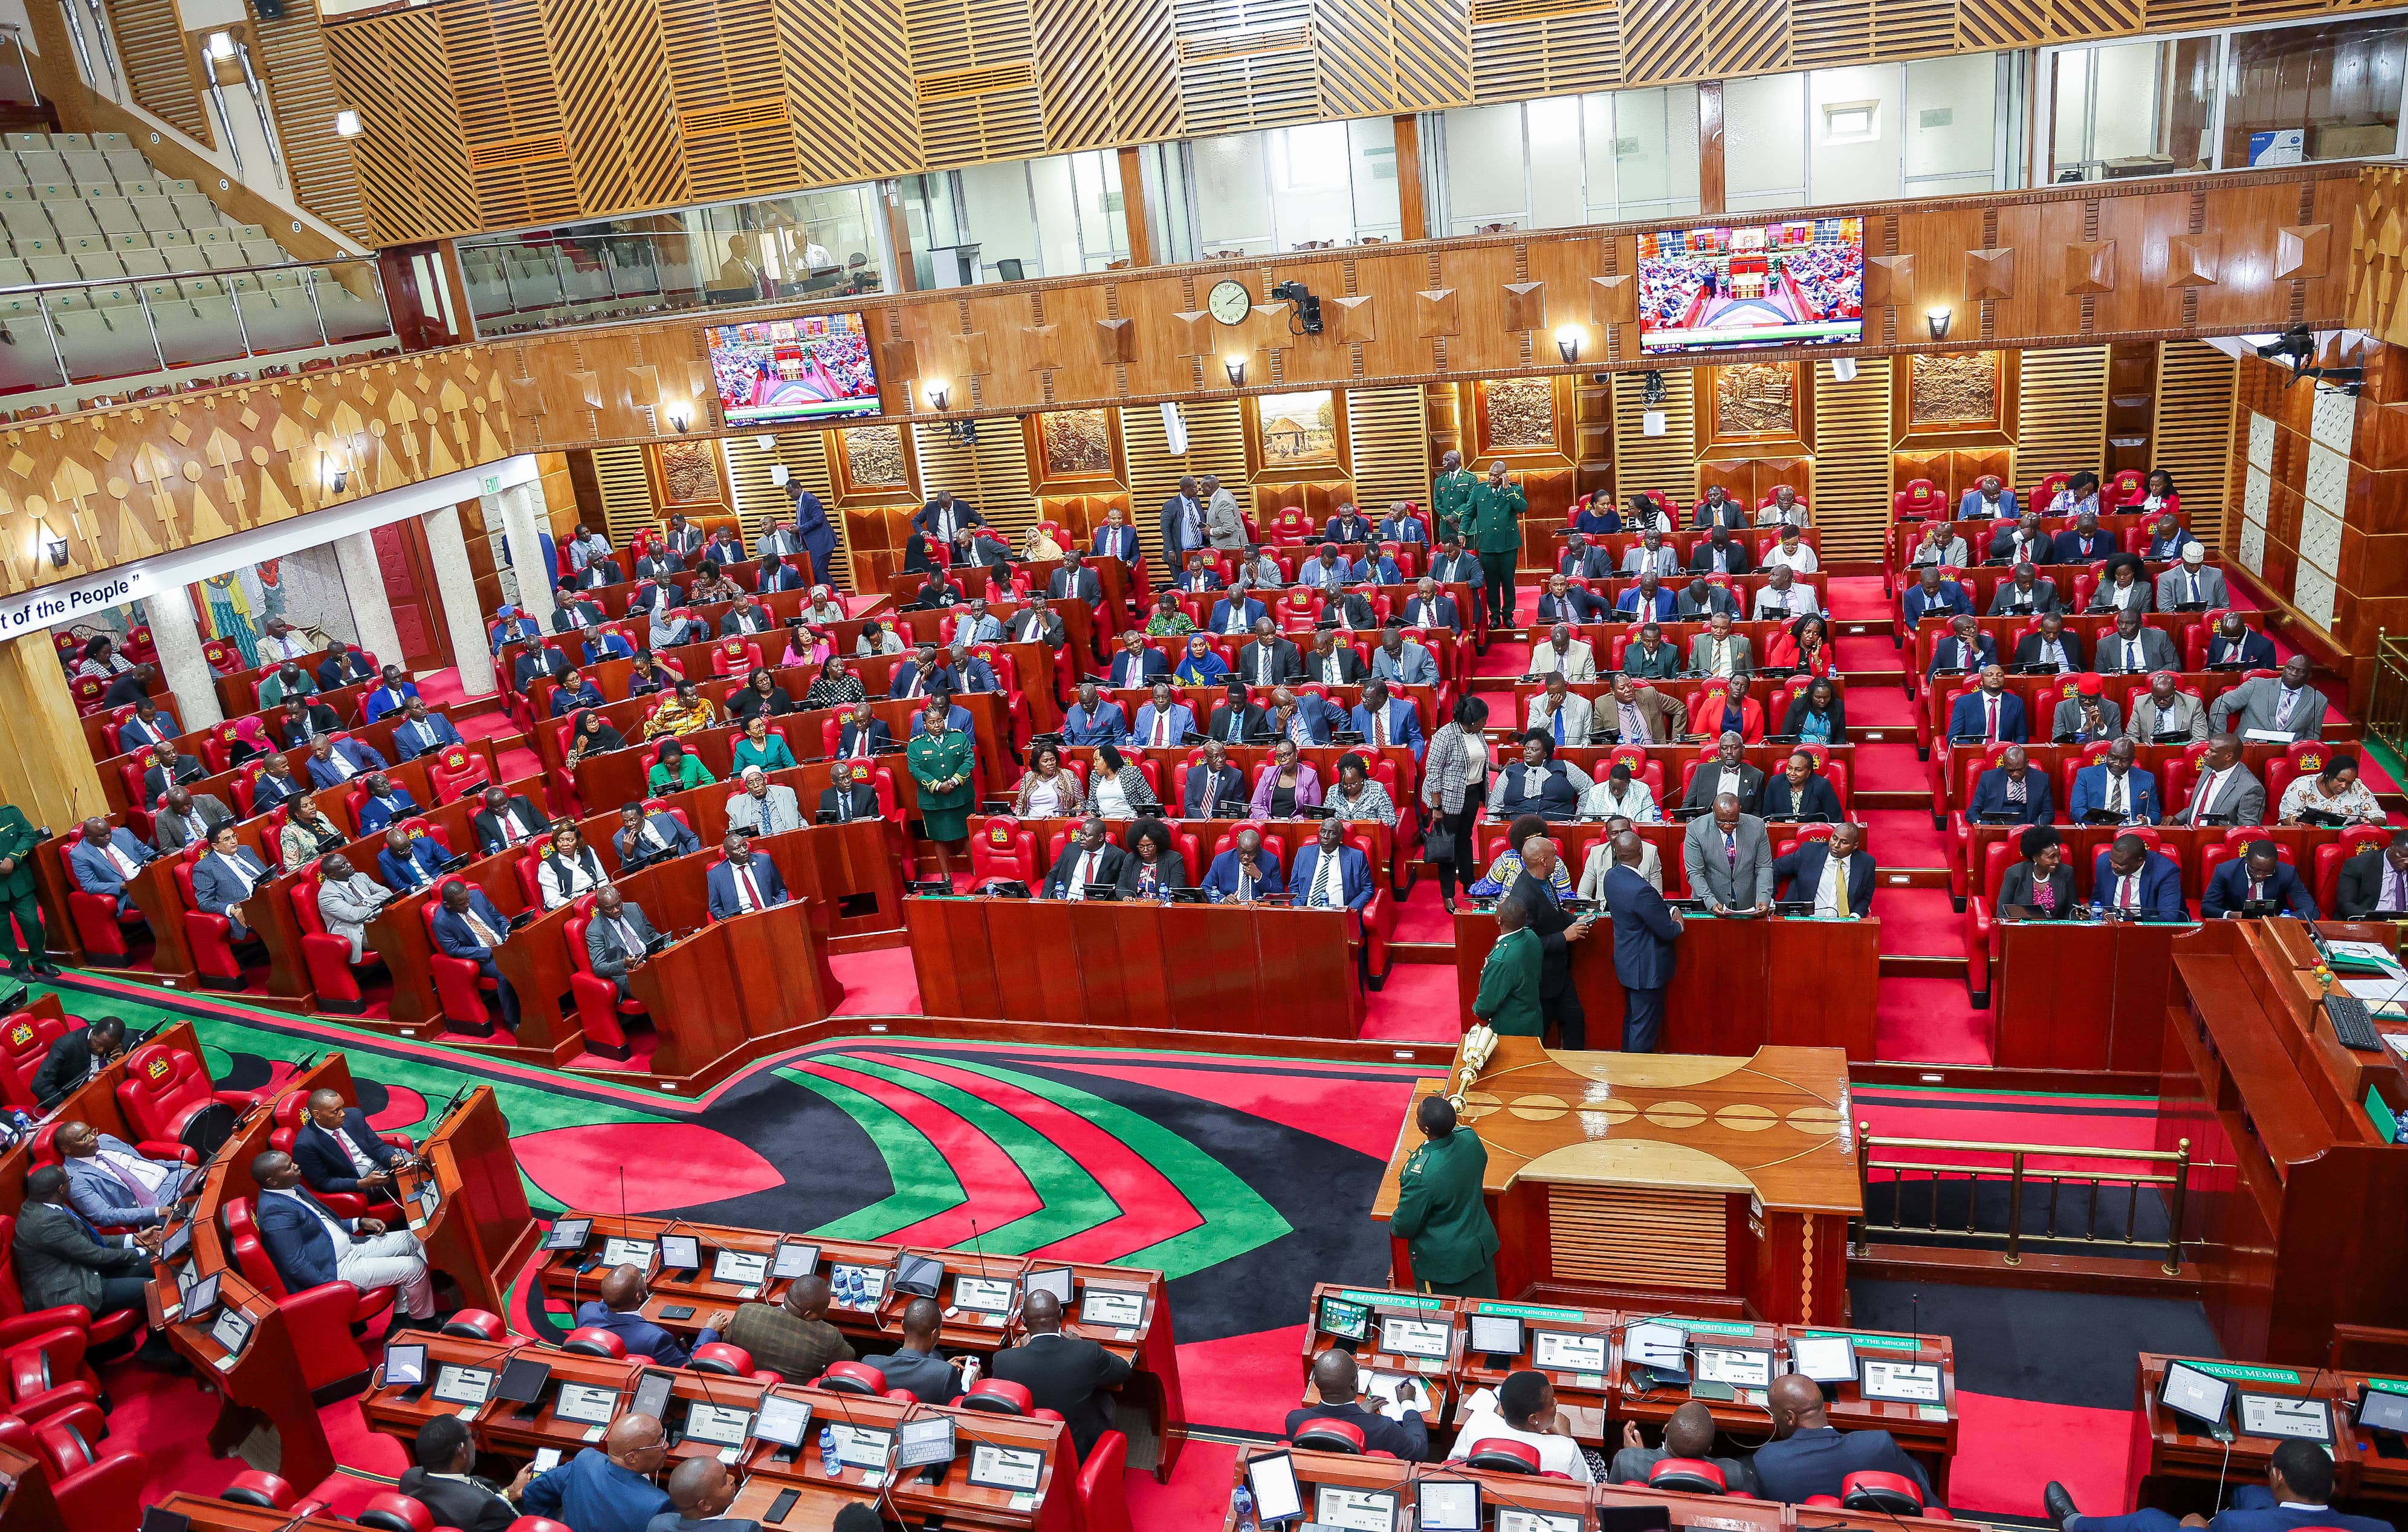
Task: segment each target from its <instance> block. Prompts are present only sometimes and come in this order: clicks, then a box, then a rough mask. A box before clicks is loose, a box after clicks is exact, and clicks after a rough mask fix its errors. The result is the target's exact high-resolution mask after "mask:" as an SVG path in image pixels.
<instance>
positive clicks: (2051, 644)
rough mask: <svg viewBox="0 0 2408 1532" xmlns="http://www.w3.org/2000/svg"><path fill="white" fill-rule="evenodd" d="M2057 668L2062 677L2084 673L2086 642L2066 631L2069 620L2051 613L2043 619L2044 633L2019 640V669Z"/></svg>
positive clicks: (2027, 634) (2017, 663)
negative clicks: (2077, 672)
mask: <svg viewBox="0 0 2408 1532" xmlns="http://www.w3.org/2000/svg"><path fill="white" fill-rule="evenodd" d="M2041 664H2047V665H2053V666H2055V667H2056V668H2057V673H2058V674H2060V675H2062V674H2064V673H2065V672H2068V671H2078V670H2080V669H2082V638H2081V635H2080V634H2077V633H2069V632H2067V631H2066V630H2065V617H2064V615H2063V614H2061V613H2056V612H2051V613H2048V614H2044V615H2043V616H2042V618H2041V619H2040V630H2039V631H2038V632H2035V633H2026V634H2025V635H2024V636H2023V637H2021V638H2019V639H2017V640H2015V669H2017V670H2019V671H2020V670H2022V669H2023V668H2024V667H2025V666H2027V665H2041Z"/></svg>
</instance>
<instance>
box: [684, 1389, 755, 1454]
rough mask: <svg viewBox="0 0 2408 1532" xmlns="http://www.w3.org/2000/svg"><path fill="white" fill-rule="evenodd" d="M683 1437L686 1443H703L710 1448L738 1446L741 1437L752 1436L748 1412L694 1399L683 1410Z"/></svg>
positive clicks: (742, 1440) (750, 1414) (731, 1406)
mask: <svg viewBox="0 0 2408 1532" xmlns="http://www.w3.org/2000/svg"><path fill="white" fill-rule="evenodd" d="M685 1434H686V1439H687V1440H689V1441H707V1442H709V1443H710V1445H712V1446H713V1447H741V1446H743V1445H744V1438H747V1437H749V1436H751V1435H752V1434H753V1411H751V1410H749V1409H738V1408H737V1407H736V1406H734V1405H716V1404H706V1403H704V1402H703V1401H701V1400H699V1399H697V1400H695V1401H694V1402H693V1403H691V1404H689V1405H687V1406H686V1407H685Z"/></svg>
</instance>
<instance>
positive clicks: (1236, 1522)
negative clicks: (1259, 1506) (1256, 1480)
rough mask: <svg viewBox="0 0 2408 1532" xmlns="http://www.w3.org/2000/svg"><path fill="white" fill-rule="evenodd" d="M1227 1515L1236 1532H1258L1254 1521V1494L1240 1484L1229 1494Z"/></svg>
mask: <svg viewBox="0 0 2408 1532" xmlns="http://www.w3.org/2000/svg"><path fill="white" fill-rule="evenodd" d="M1229 1513H1230V1516H1231V1518H1232V1520H1231V1525H1232V1526H1234V1527H1235V1528H1236V1532H1259V1525H1258V1524H1257V1523H1256V1522H1255V1521H1254V1491H1252V1490H1250V1489H1248V1488H1246V1486H1245V1485H1243V1484H1240V1485H1239V1486H1238V1487H1237V1489H1235V1490H1234V1491H1232V1492H1231V1493H1230V1496H1229Z"/></svg>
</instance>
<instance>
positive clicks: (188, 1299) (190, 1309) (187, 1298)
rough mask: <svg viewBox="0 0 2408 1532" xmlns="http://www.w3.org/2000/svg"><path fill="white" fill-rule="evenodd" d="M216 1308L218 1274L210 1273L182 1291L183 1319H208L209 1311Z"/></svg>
mask: <svg viewBox="0 0 2408 1532" xmlns="http://www.w3.org/2000/svg"><path fill="white" fill-rule="evenodd" d="M217 1306H218V1274H217V1273H216V1272H214V1271H213V1272H210V1273H209V1274H208V1276H206V1277H204V1278H202V1279H200V1280H199V1281H197V1282H194V1283H193V1285H192V1286H190V1287H188V1288H186V1289H184V1318H186V1319H187V1320H196V1319H206V1318H208V1313H209V1310H211V1309H213V1308H216V1307H217Z"/></svg>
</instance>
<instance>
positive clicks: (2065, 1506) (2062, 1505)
mask: <svg viewBox="0 0 2408 1532" xmlns="http://www.w3.org/2000/svg"><path fill="white" fill-rule="evenodd" d="M2040 1505H2041V1509H2042V1510H2045V1511H2046V1512H2048V1519H2049V1520H2050V1521H2051V1522H2053V1523H2055V1524H2056V1525H2057V1528H2058V1529H2059V1532H2063V1528H2064V1526H2065V1524H2066V1523H2068V1522H2070V1521H2071V1520H2073V1518H2075V1517H2076V1516H2079V1515H2081V1514H2082V1512H2081V1511H2080V1510H2077V1509H2076V1508H2075V1506H2074V1504H2073V1496H2071V1495H2068V1494H2067V1493H2066V1491H2065V1486H2064V1485H2063V1484H2060V1483H2058V1482H2057V1481H2056V1480H2054V1479H2052V1480H2050V1481H2048V1487H2047V1488H2046V1489H2044V1490H2042V1491H2041V1492H2040Z"/></svg>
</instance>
